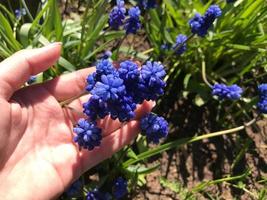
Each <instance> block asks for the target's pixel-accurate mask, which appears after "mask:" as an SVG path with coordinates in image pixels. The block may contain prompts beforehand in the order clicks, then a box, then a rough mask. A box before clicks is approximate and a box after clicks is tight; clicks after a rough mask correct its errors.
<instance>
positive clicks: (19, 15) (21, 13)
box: [15, 8, 27, 19]
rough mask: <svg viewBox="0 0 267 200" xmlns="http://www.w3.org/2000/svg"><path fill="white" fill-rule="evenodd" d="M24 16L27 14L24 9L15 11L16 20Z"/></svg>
mask: <svg viewBox="0 0 267 200" xmlns="http://www.w3.org/2000/svg"><path fill="white" fill-rule="evenodd" d="M26 14H27V13H26V9H25V8H22V9H16V10H15V16H16V18H17V19H19V18H21V17H22V16H25V15H26Z"/></svg>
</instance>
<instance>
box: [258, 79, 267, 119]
mask: <svg viewBox="0 0 267 200" xmlns="http://www.w3.org/2000/svg"><path fill="white" fill-rule="evenodd" d="M258 92H259V102H258V104H257V107H258V109H259V111H260V112H261V113H264V114H267V83H265V84H260V85H259V86H258Z"/></svg>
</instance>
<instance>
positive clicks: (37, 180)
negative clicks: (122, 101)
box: [0, 43, 152, 200]
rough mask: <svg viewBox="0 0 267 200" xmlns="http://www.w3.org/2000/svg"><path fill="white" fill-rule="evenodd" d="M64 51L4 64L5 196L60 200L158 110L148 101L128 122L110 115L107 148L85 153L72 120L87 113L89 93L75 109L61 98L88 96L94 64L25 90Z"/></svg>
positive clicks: (0, 103)
mask: <svg viewBox="0 0 267 200" xmlns="http://www.w3.org/2000/svg"><path fill="white" fill-rule="evenodd" d="M60 49H61V45H60V43H54V44H51V45H48V46H46V47H43V48H40V49H33V50H23V51H20V52H18V53H16V54H14V55H13V56H11V57H10V58H8V59H6V60H4V61H3V62H2V63H0V88H1V90H0V110H1V116H2V117H1V120H0V199H12V200H13V199H27V200H29V199H53V198H56V197H57V196H59V195H60V194H61V193H62V192H63V191H64V190H65V189H66V188H67V187H68V186H69V185H70V184H71V182H73V181H74V180H75V179H77V178H78V177H79V176H80V175H81V174H82V173H84V172H85V171H87V170H88V169H89V168H91V167H93V166H95V165H96V164H98V163H99V162H101V161H102V160H104V159H106V158H108V157H110V156H111V155H112V154H113V153H115V152H117V151H118V150H119V149H121V148H122V147H123V146H125V145H126V144H129V143H130V141H131V140H132V139H133V138H134V137H135V136H136V135H137V134H138V132H139V121H138V119H140V118H141V116H143V115H144V114H145V113H147V112H149V111H150V110H151V108H152V104H151V103H150V102H145V103H143V104H142V105H141V106H140V107H139V108H138V109H137V111H136V112H137V114H136V116H137V117H136V119H134V120H132V121H130V122H128V123H127V124H121V123H119V122H118V121H114V120H111V119H110V118H105V120H102V121H100V122H99V126H100V127H101V128H102V134H103V139H102V143H101V146H100V147H99V148H95V149H94V150H93V151H87V150H81V151H79V148H78V147H77V145H76V144H75V143H73V131H72V129H73V126H72V123H75V121H76V120H77V119H78V118H80V117H82V114H81V113H82V102H84V101H86V100H87V99H88V95H86V96H82V97H80V98H78V99H76V100H73V101H72V102H70V103H69V107H71V108H72V109H69V108H62V107H61V105H60V103H59V102H62V101H65V100H68V99H71V98H73V97H75V96H78V95H80V94H82V93H83V92H84V88H85V85H86V81H85V79H86V77H87V75H88V74H89V73H92V72H93V71H94V68H89V69H84V70H79V71H76V72H74V73H70V74H66V75H63V76H60V77H58V78H55V79H53V80H51V81H48V82H46V83H43V84H36V85H33V86H30V87H24V88H21V86H22V85H23V84H24V83H25V82H26V81H27V80H28V79H29V77H30V76H31V75H36V74H38V73H40V72H42V71H44V70H46V69H47V68H48V67H49V66H51V65H53V64H54V63H55V62H56V60H57V59H58V58H59V56H60ZM20 88H21V89H20Z"/></svg>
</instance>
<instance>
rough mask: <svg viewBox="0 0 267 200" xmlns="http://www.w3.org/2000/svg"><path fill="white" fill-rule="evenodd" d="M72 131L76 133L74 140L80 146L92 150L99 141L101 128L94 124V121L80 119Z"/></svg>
mask: <svg viewBox="0 0 267 200" xmlns="http://www.w3.org/2000/svg"><path fill="white" fill-rule="evenodd" d="M73 131H74V132H75V133H76V136H74V142H76V143H78V145H79V146H80V147H81V148H84V149H88V150H93V149H94V148H95V147H96V146H99V145H100V143H101V139H102V135H101V129H100V128H98V127H97V126H96V122H92V121H88V120H85V119H80V120H79V121H78V124H77V126H76V127H75V128H73Z"/></svg>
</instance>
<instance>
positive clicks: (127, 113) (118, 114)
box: [108, 96, 136, 122]
mask: <svg viewBox="0 0 267 200" xmlns="http://www.w3.org/2000/svg"><path fill="white" fill-rule="evenodd" d="M135 109H136V104H135V103H134V101H133V98H132V97H131V96H123V97H122V98H121V99H119V100H118V101H111V102H109V103H108V110H109V112H110V116H111V118H112V119H117V118H118V119H119V121H120V122H126V121H129V120H131V119H133V118H134V117H135V112H134V111H135Z"/></svg>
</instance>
